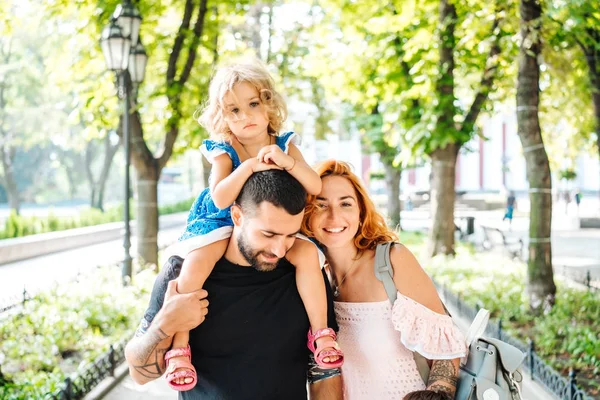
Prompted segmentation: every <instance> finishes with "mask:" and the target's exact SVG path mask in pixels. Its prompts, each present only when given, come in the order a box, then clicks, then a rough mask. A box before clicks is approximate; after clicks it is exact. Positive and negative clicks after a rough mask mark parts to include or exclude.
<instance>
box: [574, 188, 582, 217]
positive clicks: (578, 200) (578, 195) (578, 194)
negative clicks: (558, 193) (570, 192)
mask: <svg viewBox="0 0 600 400" xmlns="http://www.w3.org/2000/svg"><path fill="white" fill-rule="evenodd" d="M575 204H577V215H579V205H580V204H581V192H580V191H579V190H576V191H575Z"/></svg>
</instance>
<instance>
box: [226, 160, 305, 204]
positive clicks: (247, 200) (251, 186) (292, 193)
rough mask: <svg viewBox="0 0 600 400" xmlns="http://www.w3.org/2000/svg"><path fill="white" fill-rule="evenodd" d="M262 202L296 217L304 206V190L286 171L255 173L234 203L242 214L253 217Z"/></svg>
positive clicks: (276, 170) (272, 170)
mask: <svg viewBox="0 0 600 400" xmlns="http://www.w3.org/2000/svg"><path fill="white" fill-rule="evenodd" d="M263 201H266V202H269V203H271V204H273V205H274V206H276V207H281V208H283V209H284V210H285V211H287V212H288V213H289V214H290V215H298V214H299V213H300V212H302V210H304V207H305V206H306V190H305V189H304V187H303V186H302V185H301V184H300V182H298V180H297V179H296V178H294V177H293V176H291V175H290V174H289V173H288V172H287V171H282V170H279V169H270V170H267V171H261V172H255V173H254V174H252V175H250V178H248V180H247V181H246V183H244V186H242V190H241V191H240V194H239V196H238V197H237V199H236V200H235V203H236V204H237V205H238V206H239V207H240V208H241V209H242V211H243V212H244V213H250V214H251V215H253V214H254V213H255V212H256V208H257V207H258V206H259V205H260V204H261V203H262V202H263Z"/></svg>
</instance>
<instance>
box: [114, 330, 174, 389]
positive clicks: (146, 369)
mask: <svg viewBox="0 0 600 400" xmlns="http://www.w3.org/2000/svg"><path fill="white" fill-rule="evenodd" d="M172 340H173V338H172V337H171V336H168V335H167V334H166V333H165V332H164V331H163V330H162V329H161V328H160V327H159V326H152V325H151V326H150V327H148V323H147V322H146V321H145V319H144V320H142V323H141V324H140V326H139V327H138V329H137V331H136V332H135V336H134V338H133V339H131V341H130V342H129V343H128V344H127V347H126V348H125V358H126V359H127V363H128V364H129V373H130V375H131V377H132V378H133V380H134V381H135V382H137V383H140V384H144V383H147V382H150V381H152V380H154V379H156V378H159V377H160V376H162V374H163V373H164V372H165V353H166V352H167V351H169V349H170V348H171V342H172Z"/></svg>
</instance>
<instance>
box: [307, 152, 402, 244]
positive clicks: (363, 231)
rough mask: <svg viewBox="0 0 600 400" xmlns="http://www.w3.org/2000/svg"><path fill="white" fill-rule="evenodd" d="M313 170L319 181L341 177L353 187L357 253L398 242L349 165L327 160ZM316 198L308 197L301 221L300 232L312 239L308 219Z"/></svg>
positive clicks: (314, 209) (312, 211)
mask: <svg viewBox="0 0 600 400" xmlns="http://www.w3.org/2000/svg"><path fill="white" fill-rule="evenodd" d="M315 170H316V171H317V173H318V174H319V176H320V177H321V179H323V178H326V177H328V176H341V177H343V178H346V179H347V180H348V182H350V184H351V185H352V186H353V187H354V191H355V192H356V200H357V202H358V206H359V209H360V216H359V221H360V224H359V226H358V231H357V232H356V236H355V237H354V245H355V246H356V247H357V248H358V251H359V253H362V252H363V251H365V250H367V249H369V250H373V249H375V247H377V245H378V244H379V243H383V242H391V241H398V236H397V235H396V233H394V232H393V231H392V230H391V229H390V228H388V226H387V225H386V223H385V219H384V218H383V216H382V215H381V214H379V213H378V212H377V210H376V209H375V204H373V201H372V200H371V198H370V197H369V195H368V194H367V190H366V189H365V187H364V186H363V184H362V183H361V182H360V179H359V178H358V176H356V174H354V173H353V172H352V169H351V168H350V165H348V164H347V163H345V162H343V161H337V160H327V161H323V162H322V163H320V164H319V165H317V166H316V167H315ZM316 198H317V196H312V195H311V196H309V197H308V201H307V204H306V209H305V212H304V219H303V220H302V232H303V233H304V234H305V235H306V236H308V237H312V238H314V237H315V235H314V233H313V232H312V231H311V230H310V226H309V224H310V219H311V217H312V215H313V213H314V212H315V211H316V207H315V201H316Z"/></svg>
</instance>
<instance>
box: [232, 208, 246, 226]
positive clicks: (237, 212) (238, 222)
mask: <svg viewBox="0 0 600 400" xmlns="http://www.w3.org/2000/svg"><path fill="white" fill-rule="evenodd" d="M243 219H244V215H243V213H242V209H241V208H240V206H238V205H237V204H233V205H232V206H231V220H232V221H233V225H234V226H242V222H243Z"/></svg>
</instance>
